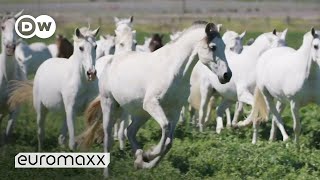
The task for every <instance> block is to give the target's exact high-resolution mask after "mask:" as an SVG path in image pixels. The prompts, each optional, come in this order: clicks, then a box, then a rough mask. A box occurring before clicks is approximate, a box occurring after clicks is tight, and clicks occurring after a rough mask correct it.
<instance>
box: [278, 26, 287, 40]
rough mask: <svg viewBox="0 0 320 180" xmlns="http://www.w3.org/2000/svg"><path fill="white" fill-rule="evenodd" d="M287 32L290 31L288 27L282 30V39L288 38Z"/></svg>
mask: <svg viewBox="0 0 320 180" xmlns="http://www.w3.org/2000/svg"><path fill="white" fill-rule="evenodd" d="M287 32H288V28H287V29H285V30H284V31H283V32H282V34H281V37H280V38H281V39H282V40H286V36H287Z"/></svg>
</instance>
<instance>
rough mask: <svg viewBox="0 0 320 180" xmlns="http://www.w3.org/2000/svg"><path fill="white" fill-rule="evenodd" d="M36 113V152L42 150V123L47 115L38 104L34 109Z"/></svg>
mask: <svg viewBox="0 0 320 180" xmlns="http://www.w3.org/2000/svg"><path fill="white" fill-rule="evenodd" d="M35 110H36V113H37V125H38V151H39V152H40V151H41V150H42V145H43V139H44V123H45V118H46V115H47V111H46V110H45V109H44V106H43V105H42V104H41V103H39V104H38V106H36V107H35Z"/></svg>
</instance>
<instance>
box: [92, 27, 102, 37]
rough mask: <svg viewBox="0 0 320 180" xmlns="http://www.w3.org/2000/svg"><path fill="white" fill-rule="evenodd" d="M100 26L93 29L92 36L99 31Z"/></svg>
mask: <svg viewBox="0 0 320 180" xmlns="http://www.w3.org/2000/svg"><path fill="white" fill-rule="evenodd" d="M99 30H100V27H98V28H97V29H95V30H93V31H92V32H91V33H92V35H93V36H94V37H96V36H97V35H98V33H99Z"/></svg>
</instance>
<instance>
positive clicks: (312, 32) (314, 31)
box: [311, 27, 317, 38]
mask: <svg viewBox="0 0 320 180" xmlns="http://www.w3.org/2000/svg"><path fill="white" fill-rule="evenodd" d="M311 34H312V36H313V38H316V37H317V33H316V30H315V29H314V27H312V28H311Z"/></svg>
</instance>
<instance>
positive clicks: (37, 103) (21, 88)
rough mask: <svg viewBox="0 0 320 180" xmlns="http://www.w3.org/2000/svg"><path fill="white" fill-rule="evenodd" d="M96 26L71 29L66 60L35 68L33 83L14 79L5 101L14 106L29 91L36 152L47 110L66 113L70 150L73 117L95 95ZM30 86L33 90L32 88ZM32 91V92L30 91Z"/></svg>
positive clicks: (62, 59)
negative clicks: (34, 119)
mask: <svg viewBox="0 0 320 180" xmlns="http://www.w3.org/2000/svg"><path fill="white" fill-rule="evenodd" d="M98 31H99V28H98V29H96V30H94V31H90V30H89V29H88V28H81V29H78V28H77V29H76V30H75V35H74V53H73V55H72V56H71V57H70V58H69V59H64V58H51V59H48V60H47V61H45V62H44V63H43V64H41V66H40V67H39V68H38V70H37V72H36V75H35V78H34V85H33V87H32V84H31V83H27V82H23V81H22V82H17V83H16V86H15V87H17V88H15V90H14V91H13V93H12V95H11V96H10V99H9V104H10V105H11V106H15V105H16V104H17V103H21V100H22V99H26V97H23V96H25V93H26V92H30V93H29V95H30V96H31V97H29V98H32V95H33V104H34V108H35V111H36V113H37V124H38V141H39V146H38V148H39V151H40V150H41V148H42V144H43V138H44V120H45V116H46V114H47V112H48V110H50V111H62V112H65V113H66V121H64V123H66V124H67V127H68V132H69V148H70V149H71V150H74V148H75V145H76V144H75V139H74V125H73V124H74V118H75V115H76V111H82V110H83V109H84V108H85V105H86V104H87V103H88V102H89V101H91V100H92V98H93V97H95V96H96V94H97V91H98V87H97V85H98V83H97V81H94V79H95V76H96V70H95V68H94V65H95V58H96V57H95V54H96V51H95V48H96V46H97V45H96V42H95V36H96V35H97V33H98ZM32 89H33V90H32ZM32 91H33V93H31V92H32ZM21 92H24V93H21ZM65 127H66V126H65V125H63V126H62V134H61V135H60V137H59V142H60V141H61V140H64V138H65V136H66V133H67V132H66V131H67V130H66V129H65Z"/></svg>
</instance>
